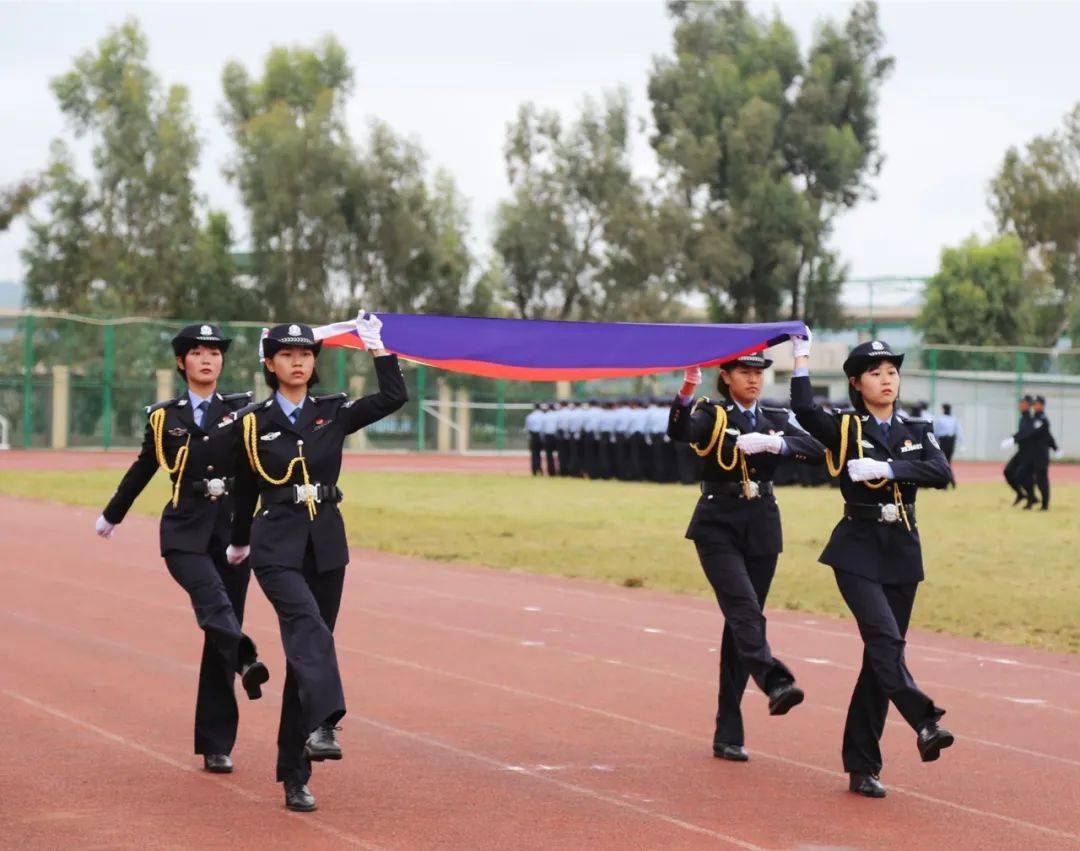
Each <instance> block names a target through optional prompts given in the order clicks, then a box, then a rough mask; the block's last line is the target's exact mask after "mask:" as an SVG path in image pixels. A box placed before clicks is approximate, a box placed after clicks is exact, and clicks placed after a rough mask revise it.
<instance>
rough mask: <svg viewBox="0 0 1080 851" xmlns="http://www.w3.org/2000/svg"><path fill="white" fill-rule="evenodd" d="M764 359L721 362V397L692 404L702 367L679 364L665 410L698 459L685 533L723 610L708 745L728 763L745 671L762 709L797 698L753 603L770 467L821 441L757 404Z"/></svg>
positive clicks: (763, 577) (817, 455)
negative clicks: (697, 490) (677, 388)
mask: <svg viewBox="0 0 1080 851" xmlns="http://www.w3.org/2000/svg"><path fill="white" fill-rule="evenodd" d="M771 363H772V361H770V360H768V359H766V358H765V357H763V356H762V355H761V354H760V353H757V354H750V355H745V356H743V357H740V358H737V359H735V360H732V361H728V362H727V363H725V364H723V365H722V366H721V367H720V377H719V382H718V387H719V390H720V393H721V394H722V395H723V396H724V399H723V400H722V401H720V402H717V403H715V404H714V403H713V402H710V401H709V400H708V399H699V400H698V402H697V403H696V404H694V405H693V407H691V406H690V405H691V402H692V400H693V393H694V390H695V388H696V386H697V385H698V384H699V383H700V382H701V370H700V369H699V368H697V367H694V368H692V369H688V370H687V371H686V376H685V382H684V384H683V388H682V391H681V392H680V394H679V395H678V396H677V397H676V399H675V401H674V403H673V404H672V406H671V413H670V415H669V419H668V432H667V433H668V435H669V436H670V437H671V439H672V440H674V441H681V442H683V443H689V444H690V445H691V447H692V448H693V450H694V451H695V452H696V453H697V454H698V455H699V456H701V457H702V459H703V461H704V464H703V473H702V482H701V494H702V495H701V498H700V499H699V500H698V504H697V508H696V509H695V511H694V516H693V518H692V519H691V521H690V528H689V529H688V530H687V532H686V537H687V538H689V539H691V540H692V541H693V542H694V544H695V546H696V547H697V551H698V558H700V560H701V566H702V568H704V570H705V575H706V577H708V580H709V583H710V584H711V585H712V587H713V591H714V592H715V593H716V599H717V602H719V604H720V609H721V611H722V612H723V613H724V637H723V642H722V644H721V648H720V694H719V698H718V707H719V708H718V711H717V714H716V732H715V734H714V736H713V754H714V755H715V756H717V757H719V758H721V759H728V760H733V761H736V762H745V761H746V760H747V759H748V757H747V754H746V749H745V748H744V746H743V744H744V737H743V723H742V711H741V709H740V704H741V702H742V696H743V691H744V690H745V689H746V681H747V675H749V676H752V677H753V678H754V681H755V682H756V683H757V684H758V686H759V687H760V688H761V690H762V691H763V692H765V693H766V694H767V695H768V696H769V714H770V715H783V714H784V713H786V712H787V711H788V710H790V709H791V708H792V707H794V706H796V705H798V704H799V703H801V702H802V700H803V692H802V690H801V689H799V688H798V687H797V686H796V685H795V677H794V675H793V674H792V673H791V671H789V670H788V668H787V666H786V665H784V663H783V662H781V661H780V660H779V659H776V658H775V657H774V656H773V655H772V652H771V651H770V649H769V644H768V641H766V638H765V615H764V614H763V613H762V608H763V607H764V605H765V598H766V596H767V595H768V593H769V585H770V584H771V583H772V578H773V574H774V573H775V572H776V561H777V557H778V556H779V553H780V551H781V549H782V548H783V544H782V536H781V530H780V510H779V508H777V505H776V500H775V498H774V497H773V487H772V478H773V473H774V472H775V471H776V468H777V467H778V466H779V464H780V459H781V458H782V457H783V456H785V455H789V456H793V457H794V458H795V459H796V460H798V461H802V462H806V463H819V464H820V463H821V459H822V449H821V446H820V445H818V443H817V441H815V440H814V439H813V438H812V437H810V436H809V435H808V434H806V433H805V432H803V431H801V430H800V429H798V428H797V427H795V426H794V425H793V423H792V421H791V414H790V412H789V411H787V410H786V409H784V408H766V407H764V406H762V405H759V404H758V401H757V400H758V396H759V395H760V394H761V386H762V375H763V372H764V370H765V368H766V367H768V366H769V365H770V364H771Z"/></svg>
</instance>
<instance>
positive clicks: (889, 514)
mask: <svg viewBox="0 0 1080 851" xmlns="http://www.w3.org/2000/svg"><path fill="white" fill-rule="evenodd" d="M881 522H882V523H899V522H900V509H899V508H897V506H896V503H895V502H886V503H885V504H884V505H882V506H881Z"/></svg>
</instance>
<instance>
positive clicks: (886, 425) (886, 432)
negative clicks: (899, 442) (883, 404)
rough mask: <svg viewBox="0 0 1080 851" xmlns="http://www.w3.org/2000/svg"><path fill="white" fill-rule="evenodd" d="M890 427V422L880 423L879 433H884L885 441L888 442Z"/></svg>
mask: <svg viewBox="0 0 1080 851" xmlns="http://www.w3.org/2000/svg"><path fill="white" fill-rule="evenodd" d="M891 427H892V423H882V424H881V433H882V435H884V437H885V442H886V443H888V441H889V429H890V428H891Z"/></svg>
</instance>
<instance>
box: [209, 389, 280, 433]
mask: <svg viewBox="0 0 1080 851" xmlns="http://www.w3.org/2000/svg"><path fill="white" fill-rule="evenodd" d="M252 395H254V394H252ZM272 402H273V399H265V400H261V401H258V402H251V403H249V404H247V405H244V407H242V408H237V409H236V410H235V411H230V412H229V413H228V414H226V415H225V418H224V419H223V420H222V421H221V422H219V423H218V428H225V426H228V425H232V424H233V423H235V422H236V421H237V420H242V419H243V418H244V417H246V416H247V415H248V414H250V413H253V412H254V411H258V410H259V409H260V408H265V407H266V406H268V405H270V404H271V403H272Z"/></svg>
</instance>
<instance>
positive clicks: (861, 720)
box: [833, 570, 944, 774]
mask: <svg viewBox="0 0 1080 851" xmlns="http://www.w3.org/2000/svg"><path fill="white" fill-rule="evenodd" d="M833 572H834V573H835V575H836V584H837V587H839V589H840V594H841V595H842V596H843V598H844V602H845V603H847V605H848V608H849V609H850V610H851V613H852V614H853V615H854V616H855V620H856V621H857V622H858V625H859V634H860V635H861V636H862V640H863V658H862V668H861V669H860V670H859V679H858V680H857V681H856V683H855V690H854V691H853V692H852V694H851V703H850V704H849V705H848V714H847V723H846V724H845V725H844V743H843V748H842V755H843V759H844V771H846V772H848V773H851V772H863V773H869V774H880V773H881V766H882V761H881V747H880V744H879V743H880V740H881V735H882V733H883V732H884V731H885V716H886V714H887V713H888V711H889V701H892V703H893V705H894V706H895V707H896V708H897V709H898V710H899V711H900V714H901V715H903V716H904V720H905V721H907V723H908V724H909V725H911V727H912V729H915V730H917V729H918V728H919V727H921V726H922V725H923V724H924V723H926V722H927V721H930V720H934V721H936V720H937V719H938V718H940V717H941V716H942V715H943V714H944V713H943V712H942V711H941V710H940V709H938V708H937V707H935V706H934V702H933V701H932V700H931V699H930V698H929V697H927V696H926V695H925V694H924V693H923V692H922V691H920V690H919V688H918V686H916V685H915V680H914V679H913V678H912V676H911V672H910V671H908V667H907V662H906V661H905V660H904V647H905V645H906V644H907V642H906V641H905V636H906V635H907V630H908V621H909V620H910V619H911V609H912V607H913V606H914V605H915V591H916V589H917V588H918V587H919V585H918V583H917V582H905V583H903V584H900V585H886V584H882V583H880V582H874V581H873V580H870V579H866V578H865V577H862V576H858V575H857V574H854V573H848V572H846V571H842V570H834V571H833Z"/></svg>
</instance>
